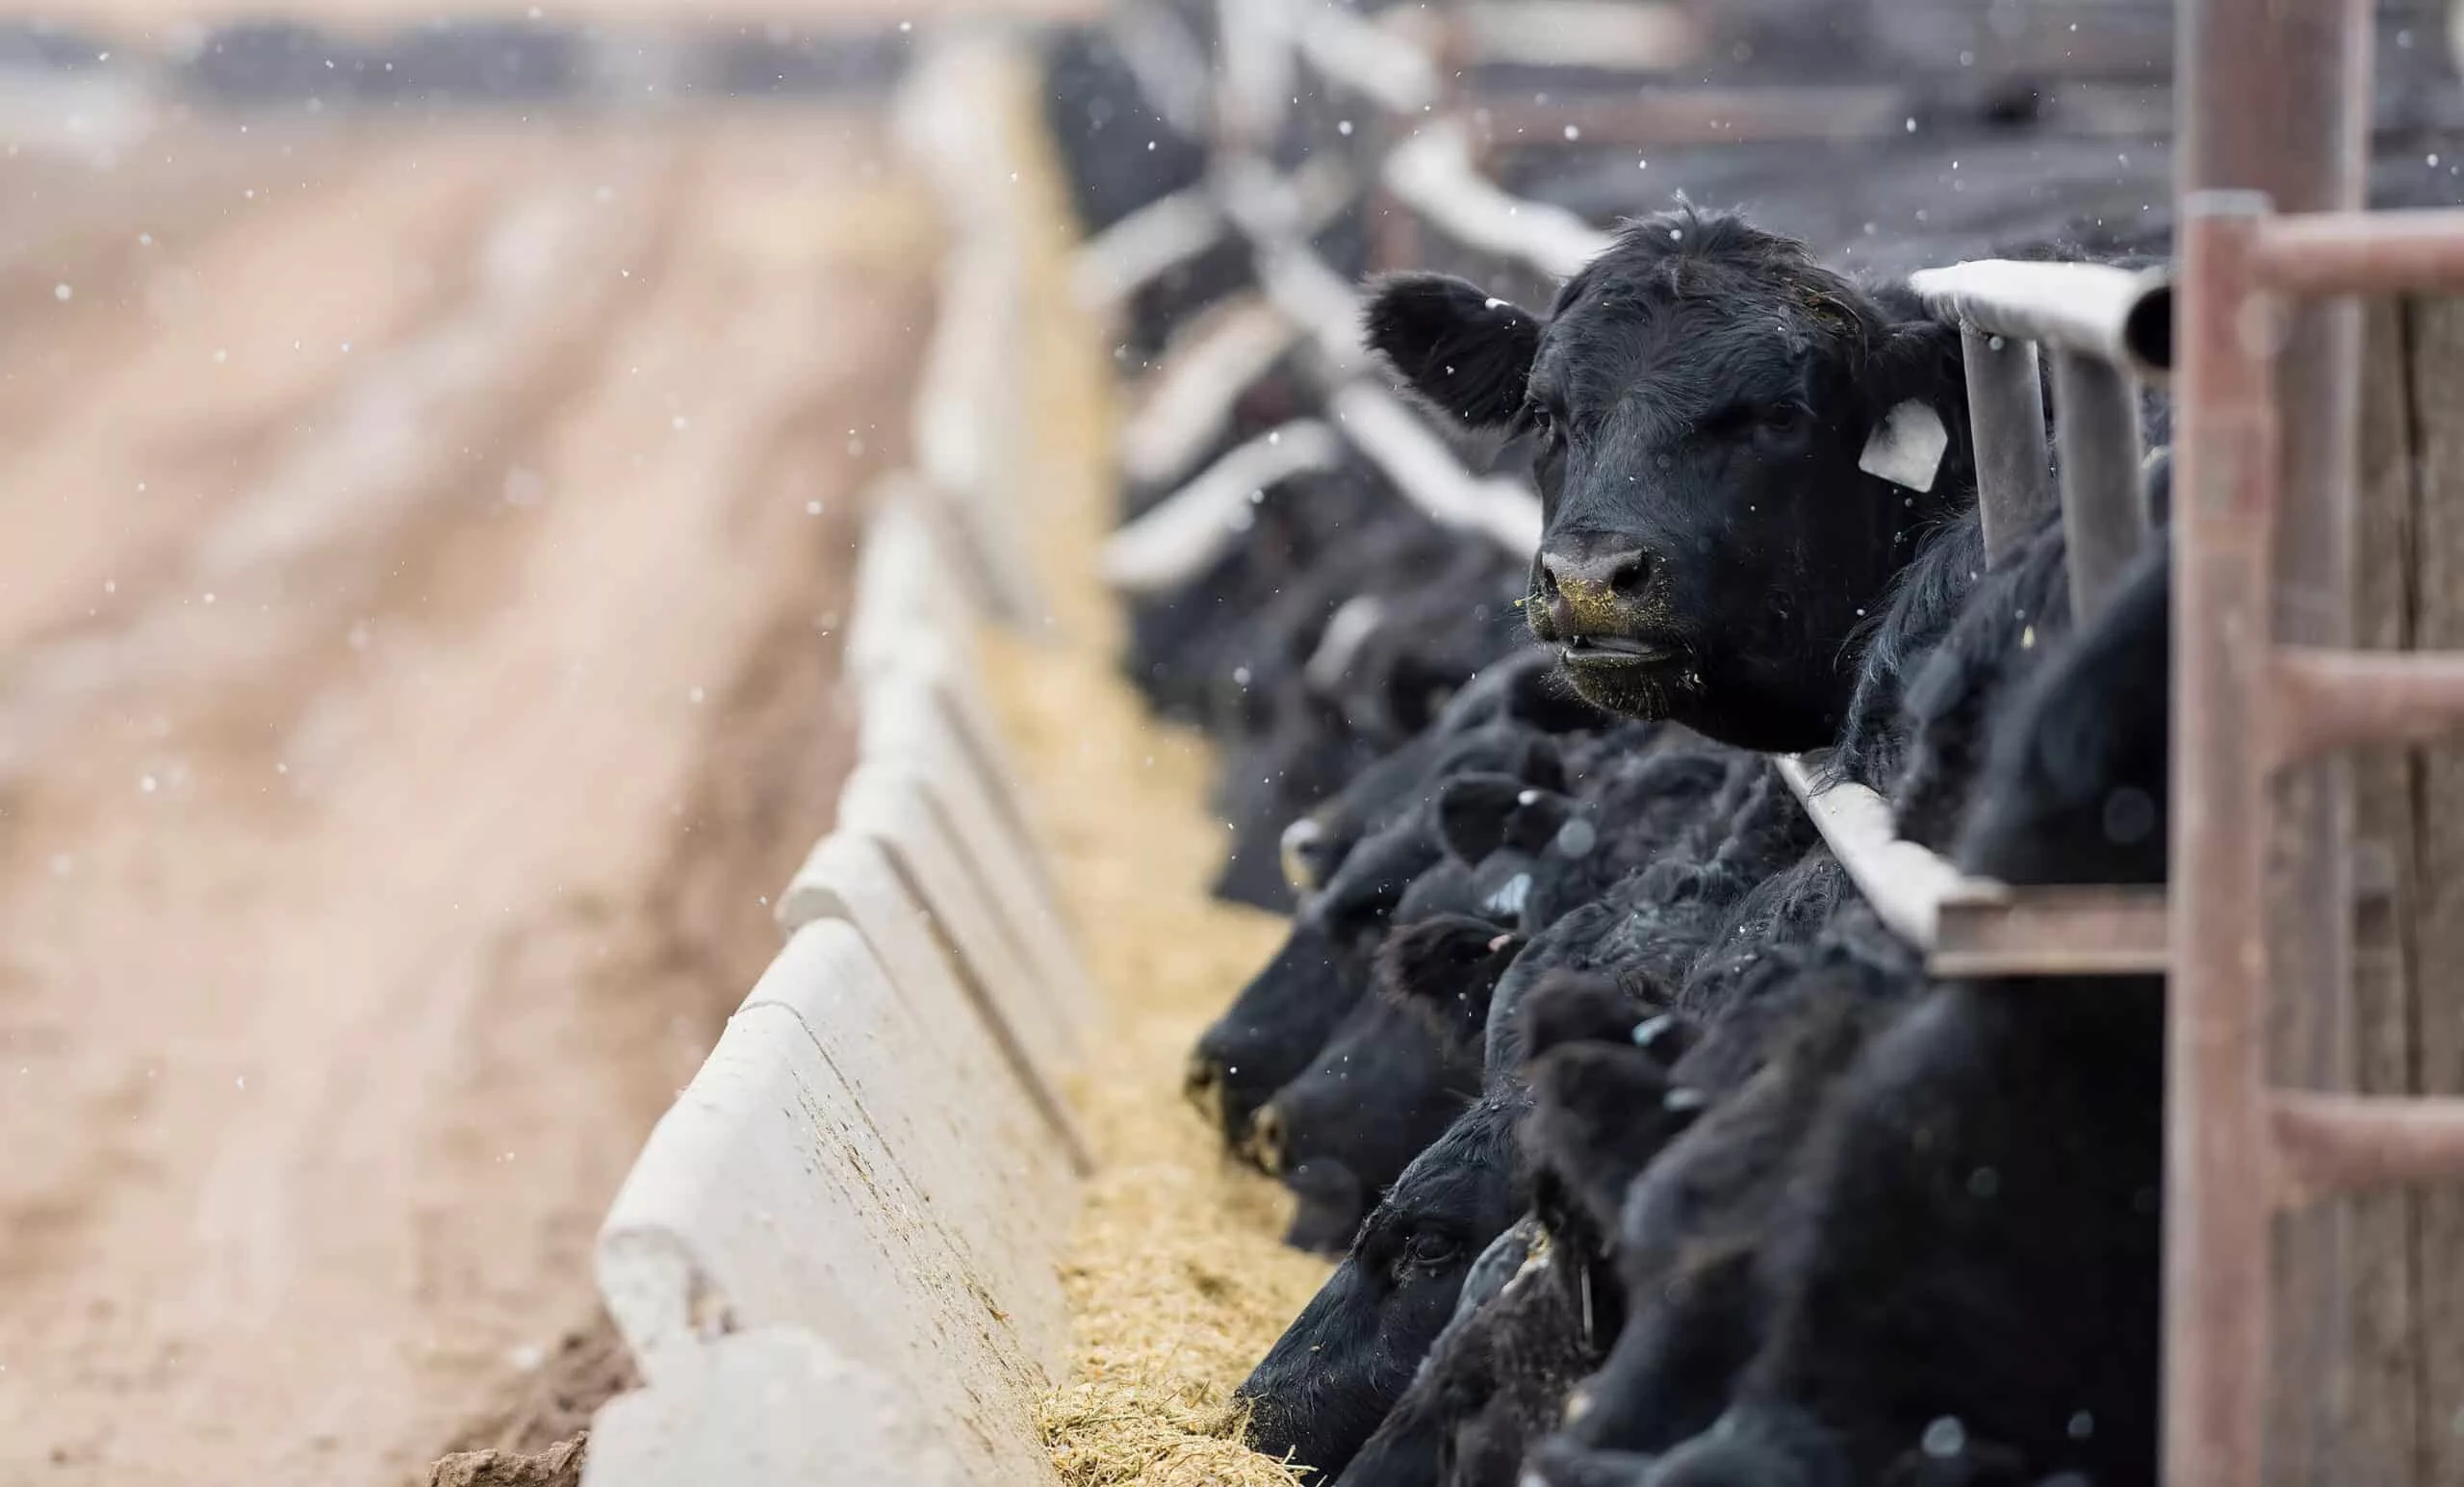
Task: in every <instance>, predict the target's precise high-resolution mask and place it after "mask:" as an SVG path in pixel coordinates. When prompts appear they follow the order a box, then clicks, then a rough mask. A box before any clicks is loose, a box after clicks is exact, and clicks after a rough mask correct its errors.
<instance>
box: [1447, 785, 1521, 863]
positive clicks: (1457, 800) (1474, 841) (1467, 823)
mask: <svg viewBox="0 0 2464 1487" xmlns="http://www.w3.org/2000/svg"><path fill="white" fill-rule="evenodd" d="M1538 793H1539V792H1538V791H1537V790H1535V789H1533V788H1532V786H1530V785H1528V784H1526V783H1524V782H1522V781H1521V780H1519V779H1517V778H1515V777H1514V776H1512V775H1488V774H1481V775H1458V776H1456V777H1455V778H1453V779H1452V780H1450V781H1448V782H1446V784H1445V786H1444V788H1442V789H1440V790H1439V791H1438V794H1437V839H1438V840H1439V841H1442V842H1444V843H1445V844H1446V850H1447V851H1448V852H1449V853H1451V854H1452V855H1453V856H1454V857H1455V858H1456V859H1459V860H1461V861H1463V862H1465V863H1476V862H1478V861H1479V860H1480V859H1482V858H1485V857H1487V856H1488V855H1489V854H1490V853H1492V852H1495V851H1496V850H1498V846H1499V844H1500V843H1501V842H1503V841H1504V840H1505V827H1506V821H1507V819H1508V818H1509V817H1511V816H1512V815H1513V814H1514V812H1515V809H1516V808H1517V807H1519V806H1521V805H1522V804H1523V803H1524V802H1523V798H1524V797H1525V796H1527V795H1531V796H1536V795H1537V794H1538Z"/></svg>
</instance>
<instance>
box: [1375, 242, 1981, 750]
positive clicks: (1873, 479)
mask: <svg viewBox="0 0 2464 1487" xmlns="http://www.w3.org/2000/svg"><path fill="white" fill-rule="evenodd" d="M1368 326H1369V339H1370V342H1371V344H1372V346H1374V347H1375V348H1376V349H1377V351H1379V352H1380V353H1381V354H1382V355H1383V356H1384V357H1385V358H1386V360H1387V361H1388V362H1390V363H1391V364H1392V365H1393V366H1394V367H1395V369H1396V370H1397V372H1399V374H1400V375H1401V377H1402V379H1403V380H1404V382H1405V383H1407V384H1408V385H1409V387H1410V388H1411V389H1412V390H1413V391H1414V392H1415V393H1416V394H1418V395H1419V396H1420V397H1422V398H1424V400H1426V401H1427V402H1429V403H1430V404H1432V405H1433V406H1434V407H1435V408H1437V409H1438V410H1439V411H1440V412H1441V413H1442V414H1443V415H1444V416H1446V417H1447V418H1448V419H1450V420H1451V421H1453V422H1455V423H1460V424H1462V425H1466V426H1468V427H1472V428H1479V429H1498V428H1514V429H1518V430H1523V431H1527V432H1528V433H1529V434H1531V435H1532V436H1533V437H1535V438H1536V439H1537V440H1539V441H1540V443H1541V448H1542V453H1541V457H1540V459H1539V462H1538V464H1537V467H1536V474H1537V478H1538V484H1539V487H1540V492H1541V496H1542V500H1543V502H1544V507H1545V510H1546V514H1547V525H1546V529H1545V531H1544V534H1543V539H1542V544H1541V550H1540V553H1539V555H1538V557H1537V559H1536V560H1535V562H1534V564H1533V567H1532V572H1531V583H1532V589H1533V595H1534V600H1535V602H1533V603H1532V604H1530V605H1529V606H1528V608H1527V614H1528V618H1529V620H1530V623H1531V627H1532V629H1533V631H1534V633H1536V634H1537V635H1539V637H1540V638H1541V639H1542V640H1543V641H1545V642H1547V643H1549V644H1551V645H1553V646H1556V647H1558V648H1559V649H1560V653H1561V656H1562V659H1563V661H1564V664H1565V667H1566V669H1567V672H1568V673H1569V675H1570V676H1571V677H1572V679H1573V680H1574V683H1575V685H1576V686H1577V687H1578V689H1579V690H1580V691H1581V692H1582V694H1583V695H1584V696H1586V697H1588V698H1590V699H1591V700H1592V701H1594V702H1596V703H1599V704H1600V705H1603V706H1604V707H1608V708H1610V709H1612V710H1615V711H1619V712H1624V713H1628V714H1630V715H1634V716H1640V717H1651V718H1668V719H1673V720H1675V721H1678V722H1681V723H1684V724H1686V725H1687V726H1689V727H1691V728H1694V729H1695V730H1697V731H1701V732H1703V733H1705V734H1707V735H1708V736H1711V737H1714V738H1719V739H1723V740H1726V741H1729V742H1732V743H1735V744H1738V745H1740V746H1742V747H1746V748H1754V749H1763V750H1775V751H1793V750H1803V749H1810V748H1815V747H1818V746H1821V745H1824V744H1827V743H1830V742H1831V741H1832V740H1833V738H1834V737H1835V735H1836V734H1837V732H1838V731H1839V727H1840V723H1841V720H1842V718H1843V717H1844V716H1845V714H1846V711H1847V706H1848V703H1849V699H1850V693H1851V691H1852V689H1853V685H1854V682H1855V679H1856V668H1855V656H1854V654H1853V652H1852V651H1851V649H1850V648H1849V647H1848V645H1847V642H1848V640H1849V639H1850V637H1851V634H1852V632H1853V631H1854V630H1855V629H1856V628H1857V627H1858V624H1859V622H1860V620H1861V619H1862V618H1864V617H1865V616H1866V615H1868V614H1869V613H1870V612H1873V611H1875V610H1877V609H1879V607H1880V606H1881V604H1882V602H1883V601H1884V596H1885V593H1886V589H1887V587H1888V585H1889V582H1890V580H1891V577H1892V576H1893V575H1894V574H1896V573H1897V572H1898V570H1899V569H1900V568H1901V567H1902V566H1903V565H1904V564H1905V563H1906V562H1907V561H1908V560H1909V559H1910V557H1911V556H1912V554H1913V553H1914V551H1915V550H1916V548H1917V546H1918V543H1919V541H1920V539H1921V538H1922V537H1923V535H1924V534H1925V533H1926V532H1927V531H1928V530H1930V529H1931V528H1932V527H1933V526H1936V525H1937V524H1938V523H1939V522H1940V521H1941V520H1942V519H1943V518H1944V517H1945V516H1947V515H1949V514H1951V513H1953V512H1956V511H1958V510H1959V509H1961V508H1962V507H1963V506H1965V505H1967V504H1969V503H1971V502H1972V500H1973V497H1974V491H1973V484H1974V481H1973V474H1972V459H1971V453H1970V449H1969V441H1968V435H1967V423H1966V412H1965V404H1966V399H1965V392H1964V383H1963V375H1962V371H1961V365H1962V364H1961V358H1960V347H1959V335H1958V331H1957V329H1956V328H1955V327H1953V326H1950V325H1946V324H1943V323H1941V322H1940V321H1938V320H1934V319H1933V318H1932V317H1930V316H1929V315H1927V314H1926V313H1925V311H1924V309H1923V307H1922V306H1921V305H1920V304H1919V303H1918V302H1917V300H1916V298H1915V296H1914V295H1913V294H1912V292H1910V291H1909V290H1908V289H1907V288H1906V287H1905V286H1903V285H1884V286H1877V287H1874V288H1870V289H1869V288H1865V287H1861V286H1860V285H1858V284H1857V283H1855V282H1853V281H1851V280H1850V279H1848V278H1847V277H1845V276H1844V275H1842V274H1840V273H1837V272H1835V271H1834V270H1832V269H1827V268H1825V267H1823V266H1821V265H1819V264H1817V263H1815V262H1814V261H1813V259H1812V257H1811V256H1810V255H1809V253H1808V251H1807V250H1806V248H1805V246H1804V245H1803V244H1799V243H1797V242H1795V241H1793V240H1790V239H1786V238H1782V237H1778V236H1775V235H1773V234H1770V233H1766V232H1762V231H1759V230H1758V229H1756V228H1754V227H1752V226H1750V225H1748V224H1747V223H1746V222H1744V221H1743V220H1741V219H1739V218H1735V217H1731V216H1723V215H1716V214H1708V213H1698V212H1695V211H1692V210H1690V209H1688V210H1684V211H1680V212H1674V213H1664V214H1660V215H1657V216H1654V217H1650V218H1643V219H1641V220H1639V221H1635V222H1632V223H1630V224H1629V225H1628V226H1627V227H1626V229H1625V230H1623V231H1622V232H1621V233H1619V234H1618V236H1617V238H1616V239H1615V241H1614V244H1613V245H1612V246H1610V247H1609V248H1608V249H1607V250H1606V251H1605V252H1604V253H1603V254H1602V255H1601V256H1600V257H1599V258H1598V259H1596V260H1594V261H1593V262H1592V263H1591V264H1590V265H1588V266H1586V267H1585V268H1584V269H1583V270H1582V271H1581V272H1579V273H1578V274H1577V275H1576V276H1575V277H1574V278H1573V279H1572V280H1571V281H1569V282H1568V283H1567V285H1566V286H1565V288H1564V289H1563V290H1562V291H1561V292H1560V293H1559V294H1558V295H1557V298H1556V302H1555V304H1554V306H1553V309H1552V311H1551V313H1550V315H1549V317H1548V318H1547V319H1546V320H1543V319H1542V318H1541V317H1538V316H1535V315H1533V314H1531V313H1530V312H1528V311H1526V310H1523V309H1520V308H1518V307H1516V306H1514V305H1511V304H1507V303H1504V302H1502V301H1500V300H1496V299H1492V298H1490V297H1489V296H1488V295H1484V294H1483V293H1481V291H1480V290H1479V289H1478V288H1476V286H1474V285H1472V284H1470V283H1468V282H1465V281H1462V280H1459V279H1450V278H1444V277H1439V276H1434V275H1428V274H1402V275H1397V276H1393V277H1389V278H1386V279H1384V280H1382V281H1380V282H1379V283H1378V284H1377V285H1376V286H1375V288H1374V290H1373V295H1372V297H1371V301H1370V308H1369V313H1368ZM1877 472H1878V473H1877Z"/></svg>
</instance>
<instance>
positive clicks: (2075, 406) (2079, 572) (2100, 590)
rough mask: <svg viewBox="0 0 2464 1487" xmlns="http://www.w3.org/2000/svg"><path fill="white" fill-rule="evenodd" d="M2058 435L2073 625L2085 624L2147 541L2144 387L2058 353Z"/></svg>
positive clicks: (2085, 359)
mask: <svg viewBox="0 0 2464 1487" xmlns="http://www.w3.org/2000/svg"><path fill="white" fill-rule="evenodd" d="M2053 412H2054V423H2053V437H2054V442H2055V445H2056V446H2057V448H2059V449H2060V450H2061V453H2062V530H2063V535H2064V539H2065V546H2066V549H2067V551H2068V553H2069V558H2070V623H2071V624H2073V625H2084V624H2086V623H2087V620H2088V616H2089V615H2091V614H2092V613H2094V612H2095V609H2096V605H2097V604H2098V603H2099V602H2102V601H2103V599H2104V597H2105V595H2106V594H2107V593H2109V592H2110V591H2111V590H2112V588H2113V585H2114V580H2115V579H2116V578H2117V577H2119V576H2120V574H2121V571H2122V569H2123V568H2124V567H2126V566H2127V565H2128V564H2129V562H2130V560H2131V558H2132V557H2133V556H2134V555H2135V554H2136V553H2137V552H2138V551H2139V550H2140V549H2141V548H2142V547H2143V546H2144V545H2145V543H2146V541H2147V501H2146V498H2145V496H2144V494H2143V492H2142V491H2141V489H2140V473H2139V461H2140V443H2141V441H2140V433H2139V392H2138V389H2137V388H2135V387H2134V386H2132V384H2131V380H2130V378H2129V377H2128V376H2126V375H2124V374H2123V372H2122V371H2121V369H2120V368H2118V367H2116V366H2115V365H2114V364H2113V363H2111V362H2108V361H2105V360H2103V359H2102V358H2100V357H2095V356H2087V355H2082V354H2080V353H2079V352H2076V351H2065V350H2062V349H2060V348H2056V349H2055V351H2054V353H2053Z"/></svg>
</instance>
